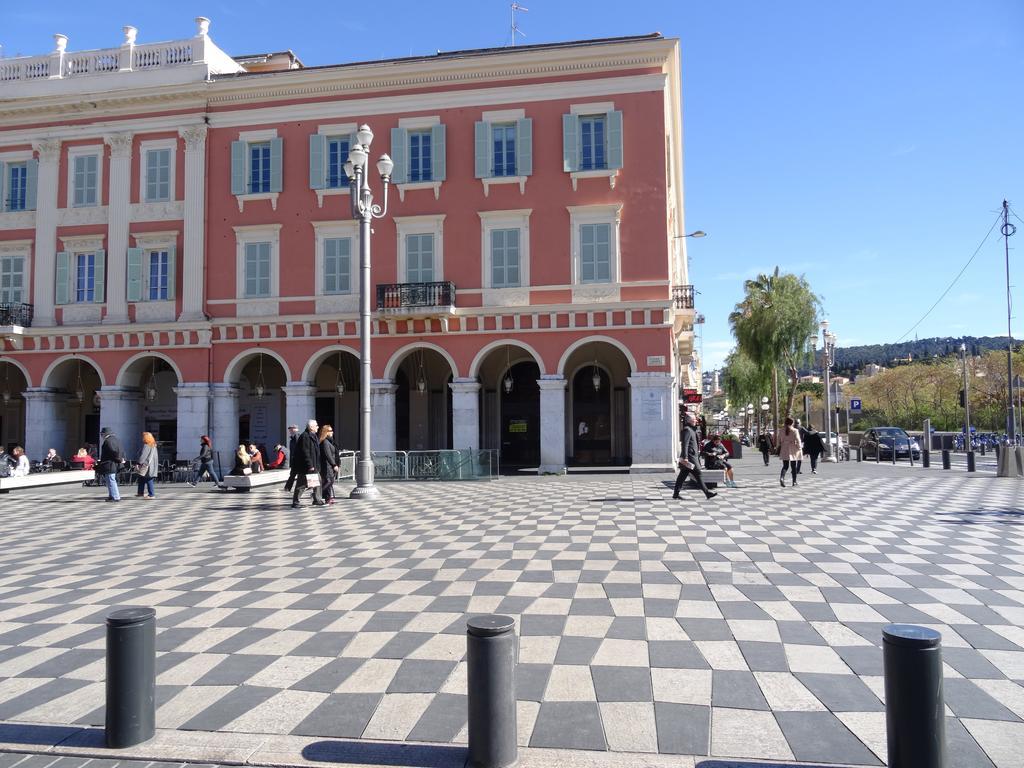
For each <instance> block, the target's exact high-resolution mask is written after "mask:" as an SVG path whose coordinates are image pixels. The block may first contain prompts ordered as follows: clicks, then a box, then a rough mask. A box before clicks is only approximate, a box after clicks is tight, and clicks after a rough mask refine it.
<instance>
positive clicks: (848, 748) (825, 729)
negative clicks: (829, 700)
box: [775, 712, 881, 765]
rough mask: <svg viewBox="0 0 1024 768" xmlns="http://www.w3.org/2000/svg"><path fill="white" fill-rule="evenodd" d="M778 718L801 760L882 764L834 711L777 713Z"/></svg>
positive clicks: (783, 731)
mask: <svg viewBox="0 0 1024 768" xmlns="http://www.w3.org/2000/svg"><path fill="white" fill-rule="evenodd" d="M775 719H776V720H777V721H778V723H779V727H780V728H782V733H783V734H784V735H785V736H786V741H788V742H789V748H790V749H792V750H793V755H794V757H796V759H797V760H805V761H820V762H823V763H853V764H855V765H881V763H880V762H879V761H878V758H876V757H875V755H874V753H872V752H871V750H870V749H868V748H867V747H865V746H864V744H863V743H862V742H861V740H860V739H858V738H857V737H856V736H854V735H853V734H852V733H850V731H849V730H848V729H847V728H846V726H845V725H843V724H842V722H840V720H839V718H837V717H836V716H835V715H833V714H832V713H831V712H776V713H775Z"/></svg>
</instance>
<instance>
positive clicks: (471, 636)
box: [466, 616, 518, 768]
mask: <svg viewBox="0 0 1024 768" xmlns="http://www.w3.org/2000/svg"><path fill="white" fill-rule="evenodd" d="M515 626H516V623H515V620H514V619H513V618H512V617H511V616H472V617H470V618H469V619H468V620H467V621H466V667H467V669H466V672H467V676H468V688H469V691H468V693H469V697H468V698H469V702H468V703H469V765H470V766H471V768H504V766H509V765H512V764H513V763H514V762H516V760H517V758H518V747H517V745H516V690H515V688H516V686H515V670H516V633H515Z"/></svg>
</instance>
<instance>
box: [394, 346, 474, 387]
mask: <svg viewBox="0 0 1024 768" xmlns="http://www.w3.org/2000/svg"><path fill="white" fill-rule="evenodd" d="M418 349H431V350H433V351H434V352H437V353H438V354H439V355H441V357H443V358H444V359H445V360H446V361H447V362H448V367H449V368H451V371H452V377H453V378H456V379H457V378H459V366H458V365H456V364H455V358H453V357H452V356H451V354H450V353H449V352H448V350H446V349H444V348H443V347H439V346H438V345H437V344H431V343H430V342H429V341H417V342H413V343H412V344H406V345H405V346H404V347H402V348H401V349H399V350H398V351H397V352H395V353H394V354H393V355H391V358H390V359H389V360H388V364H387V366H385V368H384V378H385V379H394V378H395V375H396V374H397V373H398V368H399V366H401V364H402V361H403V360H405V358H406V357H408V356H409V354H410V353H412V352H415V351H416V350H418Z"/></svg>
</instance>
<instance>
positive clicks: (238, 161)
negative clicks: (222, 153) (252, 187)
mask: <svg viewBox="0 0 1024 768" xmlns="http://www.w3.org/2000/svg"><path fill="white" fill-rule="evenodd" d="M247 151H248V146H247V144H246V142H244V141H232V142H231V194H232V195H244V194H245V193H246V192H248V191H249V189H248V185H246V183H245V182H246V178H245V165H246V162H245V161H246V157H245V155H246V152H247Z"/></svg>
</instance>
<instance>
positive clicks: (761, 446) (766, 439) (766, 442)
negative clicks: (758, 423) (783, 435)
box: [757, 432, 775, 467]
mask: <svg viewBox="0 0 1024 768" xmlns="http://www.w3.org/2000/svg"><path fill="white" fill-rule="evenodd" d="M774 447H775V445H774V444H773V443H772V436H771V435H770V434H768V433H767V432H762V433H761V435H760V436H759V437H758V438H757V450H759V451H760V452H761V457H762V458H763V459H764V465H765V466H766V467H767V466H768V464H769V457H770V456H771V453H772V449H773V448H774Z"/></svg>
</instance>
